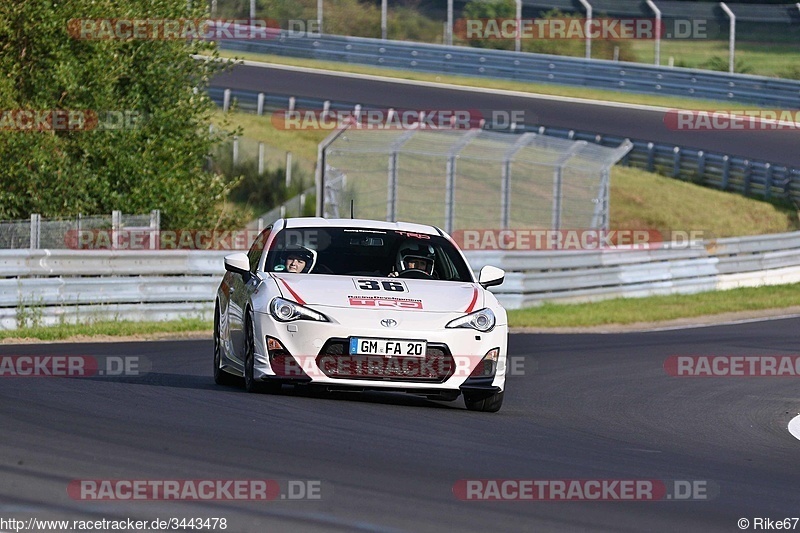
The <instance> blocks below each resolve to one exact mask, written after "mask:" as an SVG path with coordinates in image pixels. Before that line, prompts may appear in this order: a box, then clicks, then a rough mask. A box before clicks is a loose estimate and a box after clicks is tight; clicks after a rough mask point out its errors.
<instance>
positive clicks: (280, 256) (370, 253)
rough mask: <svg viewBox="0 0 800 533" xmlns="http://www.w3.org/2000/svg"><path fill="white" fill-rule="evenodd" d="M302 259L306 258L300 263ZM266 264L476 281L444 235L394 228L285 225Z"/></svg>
mask: <svg viewBox="0 0 800 533" xmlns="http://www.w3.org/2000/svg"><path fill="white" fill-rule="evenodd" d="M298 260H299V261H303V263H302V266H300V264H299V262H298ZM264 269H265V270H266V271H267V272H300V271H302V272H307V273H312V274H331V275H348V276H381V277H386V276H401V277H415V278H420V279H437V280H445V281H461V282H464V281H467V282H471V281H473V279H472V272H471V271H470V269H469V266H467V264H466V263H465V262H464V260H463V258H462V257H461V255H460V254H459V252H458V250H457V249H456V248H455V247H454V246H453V244H452V243H451V242H450V241H448V240H447V239H445V238H444V237H441V236H439V235H428V234H420V233H409V232H406V231H399V230H393V229H390V230H379V229H368V228H347V227H343V228H330V227H322V228H288V229H284V230H281V231H280V232H279V233H278V234H277V235H276V236H275V239H274V240H273V241H272V245H271V247H270V250H269V253H268V254H267V259H266V263H265V265H264Z"/></svg>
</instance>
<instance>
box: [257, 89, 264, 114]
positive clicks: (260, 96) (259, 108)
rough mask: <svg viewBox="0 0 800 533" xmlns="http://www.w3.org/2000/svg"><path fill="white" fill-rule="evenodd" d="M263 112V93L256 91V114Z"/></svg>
mask: <svg viewBox="0 0 800 533" xmlns="http://www.w3.org/2000/svg"><path fill="white" fill-rule="evenodd" d="M263 114H264V93H258V116H259V117H260V116H261V115H263Z"/></svg>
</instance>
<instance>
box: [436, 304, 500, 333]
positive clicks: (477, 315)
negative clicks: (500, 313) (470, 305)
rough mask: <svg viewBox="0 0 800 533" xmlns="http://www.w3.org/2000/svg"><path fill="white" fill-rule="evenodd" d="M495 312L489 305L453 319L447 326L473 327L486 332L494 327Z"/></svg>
mask: <svg viewBox="0 0 800 533" xmlns="http://www.w3.org/2000/svg"><path fill="white" fill-rule="evenodd" d="M494 322H495V320H494V313H493V312H492V310H491V309H489V308H488V307H487V308H485V309H481V310H479V311H475V312H474V313H470V314H468V315H464V316H462V317H460V318H456V319H455V320H451V321H450V322H449V323H448V324H447V326H445V327H447V328H471V329H476V330H478V331H481V332H483V333H486V332H487V331H492V329H494Z"/></svg>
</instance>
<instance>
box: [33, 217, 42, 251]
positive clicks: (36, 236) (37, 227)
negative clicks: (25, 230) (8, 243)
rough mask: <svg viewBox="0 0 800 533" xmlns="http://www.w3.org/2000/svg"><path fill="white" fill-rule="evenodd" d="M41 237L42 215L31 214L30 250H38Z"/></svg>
mask: <svg viewBox="0 0 800 533" xmlns="http://www.w3.org/2000/svg"><path fill="white" fill-rule="evenodd" d="M41 237H42V215H40V214H38V213H32V214H31V242H30V244H31V250H38V249H39V243H40V242H41Z"/></svg>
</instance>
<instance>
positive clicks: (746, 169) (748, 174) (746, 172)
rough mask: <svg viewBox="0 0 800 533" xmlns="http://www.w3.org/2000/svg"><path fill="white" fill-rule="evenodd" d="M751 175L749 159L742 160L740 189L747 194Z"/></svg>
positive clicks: (751, 169) (751, 168)
mask: <svg viewBox="0 0 800 533" xmlns="http://www.w3.org/2000/svg"><path fill="white" fill-rule="evenodd" d="M752 177H753V167H752V166H751V165H750V161H749V160H747V159H745V160H744V190H742V194H743V195H745V196H748V195H749V194H750V180H751V179H752Z"/></svg>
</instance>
